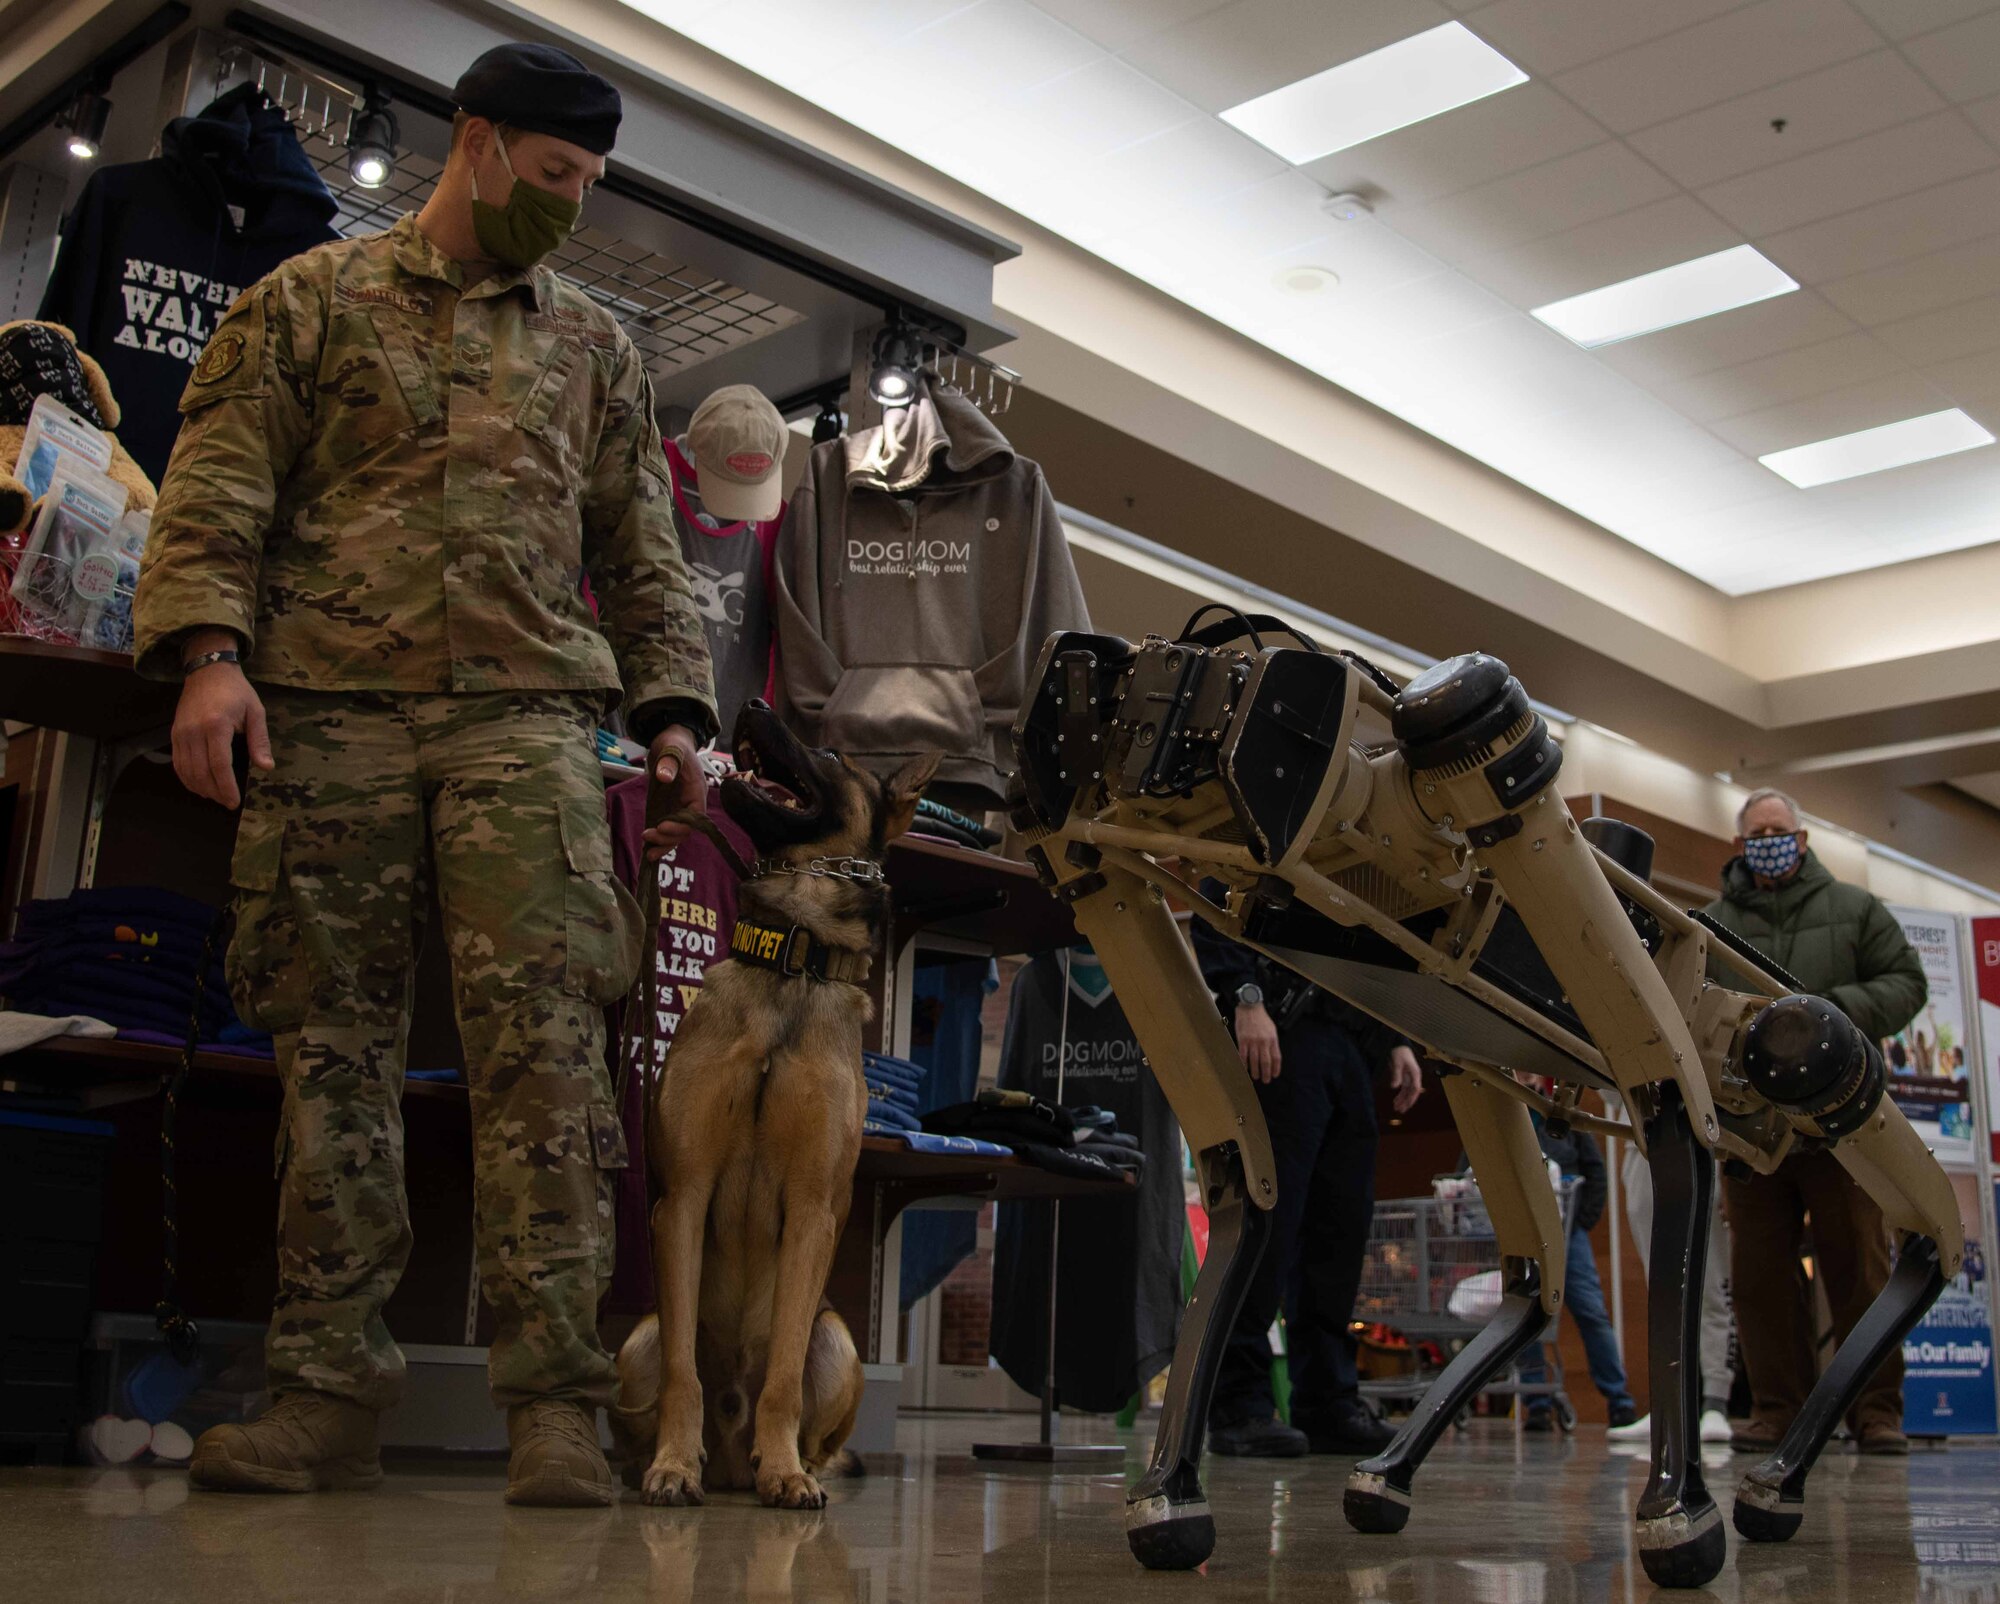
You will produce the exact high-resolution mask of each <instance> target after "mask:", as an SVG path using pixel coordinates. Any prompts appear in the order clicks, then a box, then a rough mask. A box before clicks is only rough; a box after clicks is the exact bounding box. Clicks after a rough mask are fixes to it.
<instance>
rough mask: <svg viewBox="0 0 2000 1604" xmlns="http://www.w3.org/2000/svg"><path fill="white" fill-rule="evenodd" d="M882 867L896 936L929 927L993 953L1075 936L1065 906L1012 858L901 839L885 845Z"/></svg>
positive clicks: (1043, 947) (1058, 943)
mask: <svg viewBox="0 0 2000 1604" xmlns="http://www.w3.org/2000/svg"><path fill="white" fill-rule="evenodd" d="M885 867H886V868H887V870H888V874H889V888H890V891H891V893H892V895H893V896H894V898H895V908H896V923H897V926H898V928H899V932H900V934H901V935H908V934H909V933H910V932H911V931H912V930H917V931H934V932H936V933H937V934H939V935H943V936H951V937H953V938H955V939H957V940H960V941H966V942H970V943H972V944H974V945H976V946H982V947H987V948H990V949H991V950H992V952H993V954H994V956H995V957H1006V956H1008V955H1009V954H1012V953H1024V952H1027V953H1031V952H1046V951H1048V950H1049V949H1050V948H1052V947H1067V946H1069V945H1071V944H1072V943H1074V942H1075V941H1076V939H1077V935H1076V924H1075V921H1074V920H1072V919H1071V918H1070V911H1069V907H1068V905H1067V904H1066V903H1062V902H1058V901H1057V900H1056V899H1055V898H1054V897H1052V896H1050V895H1049V893H1048V892H1047V891H1045V890H1043V889H1042V883H1041V881H1039V880H1037V879H1036V878H1035V871H1034V870H1033V869H1031V868H1029V867H1028V866H1027V865H1026V864H1025V863H1017V862H1015V861H1014V860H1013V859H1012V858H1003V857H1000V856H999V855H997V854H996V853H992V852H979V851H975V850H974V849H973V848H971V847H961V846H954V845H952V844H950V843H949V842H945V841H919V840H912V839H910V838H909V837H907V836H906V837H904V838H903V839H901V840H898V841H895V842H892V843H891V844H890V847H889V861H888V863H887V865H886V866H885Z"/></svg>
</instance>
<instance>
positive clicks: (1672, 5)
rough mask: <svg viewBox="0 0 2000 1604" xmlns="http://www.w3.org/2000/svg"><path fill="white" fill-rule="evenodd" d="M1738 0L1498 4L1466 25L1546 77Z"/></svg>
mask: <svg viewBox="0 0 2000 1604" xmlns="http://www.w3.org/2000/svg"><path fill="white" fill-rule="evenodd" d="M1742 3H1743V0H1497V3H1496V4H1486V3H1481V4H1479V5H1477V6H1476V7H1474V8H1472V9H1471V10H1470V11H1469V12H1468V14H1467V16H1466V18H1465V25H1466V26H1467V27H1468V28H1470V29H1471V30H1472V31H1473V32H1474V33H1476V34H1478V35H1479V37H1480V38H1482V39H1484V40H1485V41H1486V42H1487V43H1488V44H1490V45H1491V46H1493V48H1494V49H1495V50H1498V51H1499V52H1500V53H1501V54H1502V55H1503V56H1506V57H1507V58H1508V59H1509V60H1510V61H1512V62H1514V63H1515V64H1516V65H1517V66H1519V67H1521V68H1522V69H1523V70H1525V71H1527V72H1531V73H1534V74H1536V75H1537V76H1538V77H1548V76H1549V75H1551V74H1553V73H1558V72H1562V71H1564V70H1566V69H1568V68H1570V67H1580V66H1582V65H1583V64H1584V63H1585V62H1587V61H1596V60H1598V59H1599V58H1600V57H1604V56H1608V55H1611V54H1613V53H1614V52H1615V51H1619V50H1625V49H1628V48H1630V47H1631V46H1633V45H1638V44H1644V43H1645V42H1646V41H1647V40H1649V39H1658V38H1660V37H1662V36H1663V35H1665V34H1670V33H1673V32H1676V31H1677V30H1679V29H1681V28H1686V27H1691V26H1692V25H1693V24H1695V23H1698V22H1706V21H1707V20H1708V19H1709V18H1711V17H1715V16H1719V15H1721V14H1722V13H1723V12H1725V11H1733V10H1735V9H1736V8H1737V7H1738V6H1740V5H1742Z"/></svg>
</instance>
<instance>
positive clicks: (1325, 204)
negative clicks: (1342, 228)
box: [1319, 189, 1375, 223]
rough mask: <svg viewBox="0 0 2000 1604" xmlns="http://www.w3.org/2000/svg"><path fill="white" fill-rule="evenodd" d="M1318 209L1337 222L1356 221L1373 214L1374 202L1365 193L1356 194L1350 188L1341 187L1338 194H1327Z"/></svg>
mask: <svg viewBox="0 0 2000 1604" xmlns="http://www.w3.org/2000/svg"><path fill="white" fill-rule="evenodd" d="M1319 209H1320V210H1321V211H1323V212H1325V213H1326V215H1327V216H1328V217H1331V218H1332V219H1333V220H1334V221H1335V222H1337V223H1358V222H1360V221H1361V219H1362V218H1364V217H1373V216H1374V215H1375V203H1374V202H1373V201H1371V200H1369V199H1368V197H1367V196H1366V195H1357V194H1355V193H1354V191H1353V190H1351V189H1343V190H1342V191H1341V192H1340V193H1339V194H1338V195H1329V196H1327V198H1326V199H1325V200H1323V201H1321V202H1320V203H1319Z"/></svg>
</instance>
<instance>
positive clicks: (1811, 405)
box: [1709, 373, 1950, 457]
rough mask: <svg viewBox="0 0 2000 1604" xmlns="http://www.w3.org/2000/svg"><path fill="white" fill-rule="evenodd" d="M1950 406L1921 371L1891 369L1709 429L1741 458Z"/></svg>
mask: <svg viewBox="0 0 2000 1604" xmlns="http://www.w3.org/2000/svg"><path fill="white" fill-rule="evenodd" d="M1949 404H1950V403H1949V402H1948V401H1946V399H1945V398H1944V396H1943V395H1941V394H1940V393H1939V391H1938V389H1937V387H1936V386H1935V385H1933V384H1932V383H1931V382H1930V381H1929V380H1928V379H1926V378H1925V377H1924V376H1923V375H1922V374H1921V373H1892V374H1889V375H1887V376H1886V377H1883V378H1880V379H1870V380H1869V381H1868V382H1867V383H1865V384H1856V385H1850V386H1849V387H1848V388H1847V389H1845V390H1829V391H1827V392H1826V393H1825V394H1823V395H1815V396H1808V397H1807V398H1806V399H1804V400H1802V401H1788V402H1786V403H1785V404H1784V405H1783V406H1776V407H1766V408H1764V409H1763V410H1762V411H1759V412H1745V413H1743V414H1741V415H1740V416H1738V417H1734V418H1718V419H1716V420H1715V421H1714V422H1712V423H1710V424H1709V428H1711V429H1713V430H1714V431H1715V433H1716V434H1717V435H1718V436H1719V437H1720V438H1721V439H1723V440H1726V441H1728V443H1729V444H1730V445H1732V446H1734V447H1736V449H1737V450H1739V451H1741V452H1742V453H1743V454H1744V455H1745V456H1749V457H1761V456H1763V455H1764V454H1765V453H1766V452H1769V451H1783V450H1786V449H1788V448H1789V447H1792V446H1802V445H1806V444H1809V443H1810V442H1812V441H1815V440H1831V439H1833V438H1834V437H1836V436H1838V435H1843V434H1853V433H1854V432H1855V431H1856V430H1859V429H1873V428H1875V427H1877V426H1878V425H1880V424H1884V423H1898V422H1900V421H1901V420H1903V419H1904V418H1917V417H1922V416H1923V415H1924V414H1925V413H1927V412H1937V411H1940V410H1942V409H1943V408H1944V407H1946V406H1948V405H1949Z"/></svg>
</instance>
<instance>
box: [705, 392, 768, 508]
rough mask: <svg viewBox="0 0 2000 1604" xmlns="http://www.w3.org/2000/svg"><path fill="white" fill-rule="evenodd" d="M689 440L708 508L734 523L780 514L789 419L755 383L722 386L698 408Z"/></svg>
mask: <svg viewBox="0 0 2000 1604" xmlns="http://www.w3.org/2000/svg"><path fill="white" fill-rule="evenodd" d="M687 443H688V451H689V452H690V453H691V454H692V455H693V457H694V471H695V475H696V477H697V478H699V479H700V481H701V504H702V506H703V507H704V508H705V509H706V510H707V511H709V512H711V513H713V514H714V515H715V516H716V517H717V518H720V519H722V520H723V521H725V522H728V523H734V522H737V521H739V520H748V521H749V522H751V523H764V522H766V521H767V520H769V519H772V518H775V517H777V516H778V508H779V506H780V504H781V503H782V502H783V500H784V490H783V486H782V485H781V483H780V474H781V473H782V471H783V469H784V465H785V420H784V418H783V417H781V416H780V415H779V412H778V409H777V408H776V407H774V406H772V405H771V403H770V402H769V401H768V400H766V399H765V397H764V392H763V391H762V390H759V389H757V388H756V387H755V386H754V385H749V384H731V385H726V386H725V387H724V388H722V389H720V390H717V391H716V392H715V393H714V394H713V395H711V396H710V397H709V398H708V399H707V400H706V401H704V402H702V404H701V405H700V406H698V407H696V408H695V411H694V418H693V420H692V421H691V422H689V424H688V429H687Z"/></svg>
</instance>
